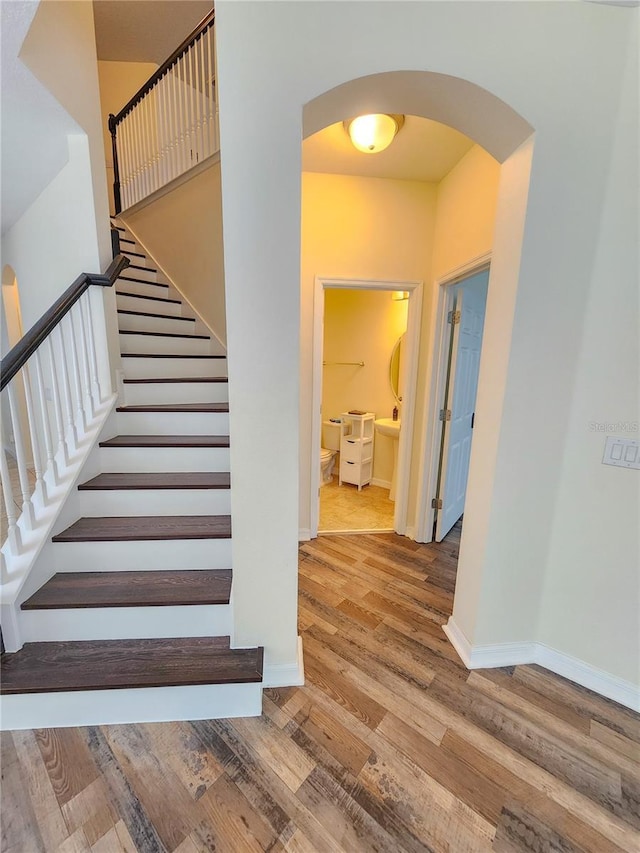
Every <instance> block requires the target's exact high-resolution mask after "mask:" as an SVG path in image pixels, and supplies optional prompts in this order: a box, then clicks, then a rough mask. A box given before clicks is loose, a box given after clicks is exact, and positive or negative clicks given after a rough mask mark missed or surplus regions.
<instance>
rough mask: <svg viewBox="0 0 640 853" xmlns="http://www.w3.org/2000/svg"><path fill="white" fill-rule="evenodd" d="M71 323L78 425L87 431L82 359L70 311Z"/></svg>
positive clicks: (69, 320) (72, 368)
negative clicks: (83, 399) (81, 377)
mask: <svg viewBox="0 0 640 853" xmlns="http://www.w3.org/2000/svg"><path fill="white" fill-rule="evenodd" d="M65 319H66V321H67V322H68V325H69V343H70V344H71V372H72V374H73V387H74V390H75V393H76V405H77V408H78V414H77V415H76V418H75V423H76V427H77V428H78V429H79V430H81V431H82V432H85V431H86V429H87V416H86V414H85V411H84V405H83V401H82V382H81V380H80V359H79V358H78V345H77V341H76V330H75V326H74V323H73V313H72V312H71V311H70V312H69V313H68V314H67V317H66V318H65Z"/></svg>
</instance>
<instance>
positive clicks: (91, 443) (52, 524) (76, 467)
mask: <svg viewBox="0 0 640 853" xmlns="http://www.w3.org/2000/svg"><path fill="white" fill-rule="evenodd" d="M117 402H118V400H117V396H116V395H115V394H113V395H110V396H109V398H108V399H107V400H105V401H104V402H103V403H102V404H101V405H100V407H99V408H98V409H97V410H96V413H95V417H94V420H93V422H92V423H91V424H90V425H89V426H88V427H87V429H86V430H85V432H84V434H80V433H79V434H78V442H77V448H76V450H75V451H74V452H73V453H72V454H70V456H69V462H68V465H64V464H63V463H62V460H61V459H59V458H57V461H58V471H59V477H58V484H57V485H54V483H53V482H52V480H51V477H50V472H47V474H45V482H46V485H47V495H48V502H47V505H46V506H45V505H43V504H42V503H41V502H40V500H39V498H38V496H37V495H34V496H33V498H32V502H33V504H34V510H35V516H36V521H37V527H36V529H35V530H32V531H28V530H25V529H24V523H23V519H22V518H20V519H19V520H18V526H19V527H20V533H21V536H22V544H23V550H22V553H21V554H19V555H17V556H16V555H13V554H11V553H10V551H9V547H8V543H5V544H4V545H3V547H2V579H1V582H0V624H1V625H2V638H3V642H4V647H5V651H7V652H15V651H18V650H19V649H20V648H22V645H23V642H24V641H23V639H22V637H21V635H20V615H21V611H20V603H21V602H22V601H24V599H25V598H26V597H27V595H26V594H25V593H24V592H23V590H26V589H32V586H33V584H36V587H35V588H38V587H39V586H41V585H42V584H43V583H44V582H45V581H46V580H48V579H49V577H51V574H53V573H52V572H50V571H48V570H47V569H46V568H44V567H45V566H46V559H43V552H46V551H47V549H48V546H49V545H50V544H51V536H52V535H53V532H54V531H55V530H56V529H57V527H58V525H59V519H60V518H62V517H64V516H65V509H66V507H67V504H68V501H69V497H70V496H71V495H73V494H74V492H75V491H76V486H77V483H78V482H79V480H80V478H81V477H82V475H83V471H84V469H85V466H86V464H87V461H88V460H89V458H90V457H91V454H92V452H93V451H94V449H95V447H96V444H97V441H98V437H99V436H100V434H101V433H102V431H103V429H104V428H105V425H106V423H107V422H108V420H109V418H110V417H111V416H112V415H115V407H116V403H117Z"/></svg>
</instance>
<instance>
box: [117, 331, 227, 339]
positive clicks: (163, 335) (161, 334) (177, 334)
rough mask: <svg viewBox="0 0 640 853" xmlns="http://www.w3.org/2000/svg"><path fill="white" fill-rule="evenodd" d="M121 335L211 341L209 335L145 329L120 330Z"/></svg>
mask: <svg viewBox="0 0 640 853" xmlns="http://www.w3.org/2000/svg"><path fill="white" fill-rule="evenodd" d="M118 334H120V335H144V336H145V337H148V338H189V339H190V340H193V341H209V340H211V338H210V337H209V335H188V334H185V333H184V332H147V331H144V330H143V329H120V331H119V332H118Z"/></svg>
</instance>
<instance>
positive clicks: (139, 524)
mask: <svg viewBox="0 0 640 853" xmlns="http://www.w3.org/2000/svg"><path fill="white" fill-rule="evenodd" d="M230 538H231V516H230V515H133V516H132V515H127V516H98V517H94V516H91V517H87V518H79V519H78V520H77V521H76V522H74V523H73V524H72V525H71V526H70V527H67V529H66V530H63V531H62V532H61V533H58V535H57V536H54V537H53V539H52V541H53V542H140V541H151V540H158V539H163V540H164V539H230Z"/></svg>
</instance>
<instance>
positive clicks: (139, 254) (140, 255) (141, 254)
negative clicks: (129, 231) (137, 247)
mask: <svg viewBox="0 0 640 853" xmlns="http://www.w3.org/2000/svg"><path fill="white" fill-rule="evenodd" d="M122 254H123V255H132V256H133V257H135V258H146V257H147V256H146V255H145V253H144V252H131V251H130V250H129V249H124V250H123V252H122Z"/></svg>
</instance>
